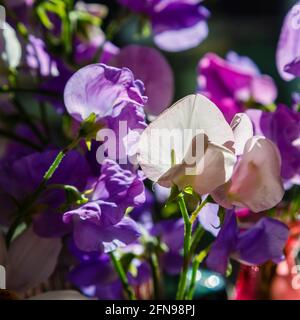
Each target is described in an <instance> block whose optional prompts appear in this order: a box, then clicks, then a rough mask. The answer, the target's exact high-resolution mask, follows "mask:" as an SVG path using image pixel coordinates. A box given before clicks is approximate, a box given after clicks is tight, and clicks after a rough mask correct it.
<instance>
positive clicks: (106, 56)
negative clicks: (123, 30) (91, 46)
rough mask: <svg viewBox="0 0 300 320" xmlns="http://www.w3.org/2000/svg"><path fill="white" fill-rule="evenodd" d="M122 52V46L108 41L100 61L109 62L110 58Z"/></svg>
mask: <svg viewBox="0 0 300 320" xmlns="http://www.w3.org/2000/svg"><path fill="white" fill-rule="evenodd" d="M119 53H120V48H118V47H117V46H115V45H114V44H113V43H112V42H110V41H106V42H105V43H104V45H103V47H102V52H101V57H100V62H101V63H104V64H109V62H110V60H111V59H113V58H114V57H115V56H117V55H118V54H119Z"/></svg>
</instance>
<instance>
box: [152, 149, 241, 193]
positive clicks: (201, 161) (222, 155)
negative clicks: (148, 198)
mask: <svg viewBox="0 0 300 320" xmlns="http://www.w3.org/2000/svg"><path fill="white" fill-rule="evenodd" d="M185 159H186V158H185ZM185 159H184V161H183V163H182V164H178V165H175V166H173V167H172V168H171V169H169V170H168V171H167V173H165V174H164V175H163V176H162V177H161V178H160V179H159V180H158V184H160V185H161V186H163V187H171V186H172V185H173V184H176V185H177V186H178V187H179V189H183V188H184V187H187V186H192V187H193V188H194V190H195V191H196V192H197V193H198V194H201V195H204V194H208V193H210V192H211V191H213V190H215V189H216V188H217V187H218V186H220V185H222V184H224V183H226V182H227V181H228V180H229V179H230V178H231V176H232V172H233V168H234V164H235V161H236V157H235V155H234V154H233V153H232V152H231V151H230V150H229V149H227V148H225V147H223V146H218V145H215V144H212V143H208V145H207V146H206V147H205V153H204V155H203V154H202V155H200V157H199V158H198V159H197V160H196V161H195V163H194V164H187V162H186V161H185Z"/></svg>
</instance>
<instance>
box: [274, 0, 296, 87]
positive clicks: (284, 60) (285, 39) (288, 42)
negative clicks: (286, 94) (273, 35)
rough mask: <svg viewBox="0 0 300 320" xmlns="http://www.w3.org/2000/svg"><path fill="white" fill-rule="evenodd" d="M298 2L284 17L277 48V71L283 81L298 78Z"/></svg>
mask: <svg viewBox="0 0 300 320" xmlns="http://www.w3.org/2000/svg"><path fill="white" fill-rule="evenodd" d="M299 59H300V1H298V2H297V4H295V5H294V6H293V7H292V8H291V9H290V11H289V12H288V14H287V15H286V17H285V19H284V22H283V26H282V29H281V33H280V38H279V42H278V46H277V52H276V61H277V69H278V72H279V73H280V75H281V77H282V78H283V79H284V80H287V81H289V80H292V79H294V78H295V77H299V76H300V61H299Z"/></svg>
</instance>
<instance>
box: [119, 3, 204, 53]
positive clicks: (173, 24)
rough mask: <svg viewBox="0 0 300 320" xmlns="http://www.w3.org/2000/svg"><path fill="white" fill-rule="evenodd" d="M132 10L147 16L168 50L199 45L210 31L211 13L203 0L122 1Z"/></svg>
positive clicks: (156, 39)
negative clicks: (208, 21) (203, 4)
mask: <svg viewBox="0 0 300 320" xmlns="http://www.w3.org/2000/svg"><path fill="white" fill-rule="evenodd" d="M119 2H120V3H121V4H123V5H124V6H126V7H128V8H130V9H131V10H133V11H135V12H137V13H141V14H144V15H147V16H148V17H149V19H150V21H151V25H152V31H153V35H154V42H155V43H156V45H157V46H158V47H160V48H161V49H163V50H166V51H182V50H186V49H190V48H193V47H196V46H197V45H199V44H200V43H201V42H202V41H203V40H204V39H205V38H206V37H207V34H208V27H207V24H206V20H207V19H208V18H209V15H210V14H209V12H208V10H207V9H206V8H204V7H203V6H201V5H199V3H200V2H201V0H167V1H165V0H148V1H144V0H119Z"/></svg>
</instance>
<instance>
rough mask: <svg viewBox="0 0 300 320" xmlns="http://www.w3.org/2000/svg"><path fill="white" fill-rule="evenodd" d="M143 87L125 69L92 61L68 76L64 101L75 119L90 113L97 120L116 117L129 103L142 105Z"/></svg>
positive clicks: (144, 98) (144, 100) (143, 100)
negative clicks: (94, 115) (69, 77)
mask: <svg viewBox="0 0 300 320" xmlns="http://www.w3.org/2000/svg"><path fill="white" fill-rule="evenodd" d="M142 88H143V86H142V84H141V82H140V81H138V80H134V78H133V74H132V72H131V71H130V70H129V69H127V68H122V69H117V68H113V67H109V66H107V65H105V64H92V65H89V66H86V67H84V68H82V69H80V70H79V71H77V72H76V73H75V74H74V75H73V76H72V77H71V79H70V80H69V81H68V83H67V85H66V87H65V92H64V100H65V105H66V108H67V111H68V113H69V114H70V115H71V116H72V117H73V118H75V119H76V120H77V121H83V120H84V119H86V118H87V117H88V116H89V115H90V114H91V113H95V114H96V116H97V120H100V119H103V118H105V117H108V116H118V115H119V114H120V112H121V110H122V109H123V108H124V107H126V105H127V104H129V103H131V104H137V105H140V106H143V105H144V104H145V102H146V97H144V96H143V95H142V92H141V89H142Z"/></svg>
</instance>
